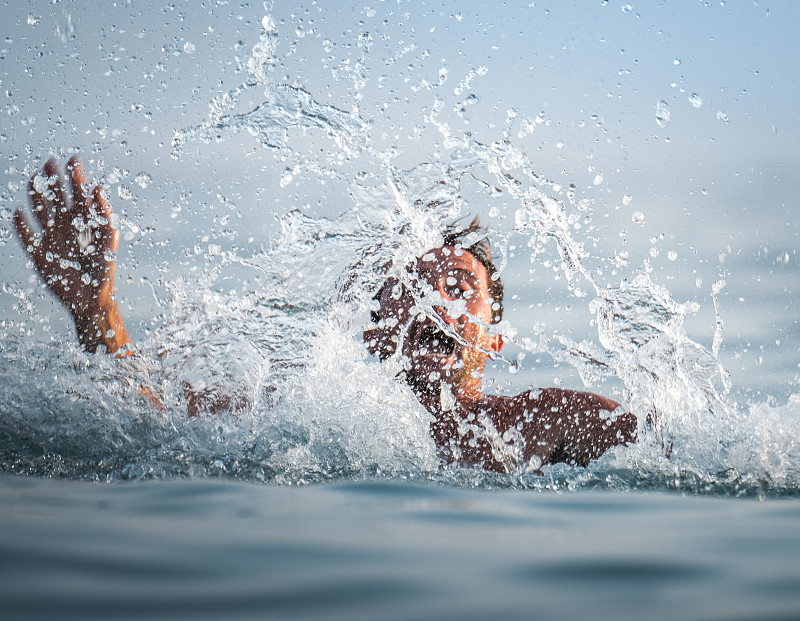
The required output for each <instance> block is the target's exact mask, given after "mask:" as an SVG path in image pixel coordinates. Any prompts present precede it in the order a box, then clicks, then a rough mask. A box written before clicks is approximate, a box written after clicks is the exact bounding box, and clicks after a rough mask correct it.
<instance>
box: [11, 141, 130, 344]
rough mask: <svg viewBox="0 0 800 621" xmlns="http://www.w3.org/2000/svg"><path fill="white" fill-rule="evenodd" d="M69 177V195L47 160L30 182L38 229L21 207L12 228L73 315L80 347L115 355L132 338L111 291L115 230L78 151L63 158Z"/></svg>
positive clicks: (108, 209)
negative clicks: (87, 179)
mask: <svg viewBox="0 0 800 621" xmlns="http://www.w3.org/2000/svg"><path fill="white" fill-rule="evenodd" d="M67 176H68V178H69V187H70V189H71V193H72V200H70V199H69V198H68V197H67V195H66V192H65V191H64V182H63V180H62V178H61V174H60V172H59V170H58V163H57V162H56V160H55V159H52V158H51V159H50V160H48V161H47V163H46V164H45V165H44V169H43V170H42V173H41V175H37V176H36V177H34V178H33V179H31V181H30V183H29V185H28V194H29V196H30V201H31V209H32V211H33V215H34V217H35V218H36V221H37V222H38V224H39V227H40V228H41V232H40V233H38V234H37V233H35V232H34V231H33V229H32V228H31V224H30V221H29V220H28V217H27V216H26V215H25V212H24V211H23V210H22V209H17V211H16V212H15V213H14V227H15V228H16V231H17V235H18V236H19V239H20V241H21V242H22V245H23V247H24V248H25V250H26V251H27V252H28V256H30V258H31V260H32V261H33V265H34V267H35V268H36V271H37V272H38V273H39V275H40V276H41V277H42V280H44V282H45V284H46V285H47V287H48V288H49V289H50V291H52V292H53V294H54V295H55V296H56V298H58V300H59V301H60V302H61V303H62V304H63V305H64V306H65V307H66V308H67V310H68V311H69V312H70V314H71V315H72V319H73V321H74V322H75V329H76V331H77V332H78V339H79V340H80V342H81V345H83V347H84V349H86V351H89V352H95V351H97V349H98V347H100V346H101V345H103V346H105V348H106V351H107V352H108V353H111V354H115V353H118V352H120V350H121V349H122V348H125V347H126V346H128V345H130V344H131V342H132V341H131V337H130V334H128V330H127V328H126V327H125V322H124V321H123V319H122V314H121V313H120V311H119V306H118V305H117V299H116V294H115V292H114V273H115V272H116V269H117V262H116V260H115V256H116V252H117V247H118V246H119V230H117V229H116V228H114V227H113V226H112V224H111V205H109V203H108V201H107V200H106V199H105V197H104V196H103V192H102V188H101V186H99V185H98V186H95V187H94V189H92V190H89V186H88V185H87V181H86V176H85V174H84V172H83V166H82V165H81V162H80V160H79V159H78V157H77V156H73V157H72V158H71V159H70V160H69V162H68V163H67Z"/></svg>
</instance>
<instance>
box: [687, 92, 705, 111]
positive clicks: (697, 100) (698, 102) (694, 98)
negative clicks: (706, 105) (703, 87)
mask: <svg viewBox="0 0 800 621" xmlns="http://www.w3.org/2000/svg"><path fill="white" fill-rule="evenodd" d="M689 103H690V104H692V107H694V108H702V107H703V98H702V97H700V95H698V94H697V93H692V94H691V95H689Z"/></svg>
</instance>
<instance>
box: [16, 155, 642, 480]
mask: <svg viewBox="0 0 800 621" xmlns="http://www.w3.org/2000/svg"><path fill="white" fill-rule="evenodd" d="M67 177H68V182H69V186H70V189H71V194H72V200H69V198H68V197H67V196H66V193H65V191H64V183H63V181H62V179H61V176H60V174H59V170H58V164H57V162H56V161H55V160H54V159H50V160H49V161H48V162H47V163H46V164H45V165H44V168H43V170H42V174H41V175H37V176H36V177H34V178H33V179H32V180H31V183H30V186H29V195H30V200H31V208H32V212H33V215H34V216H35V219H36V221H37V223H38V227H39V228H40V229H41V230H40V231H39V232H36V231H35V230H34V229H33V227H32V226H31V224H30V221H29V218H28V216H27V215H26V213H25V211H24V210H22V209H18V210H17V211H16V213H15V214H14V225H15V228H16V231H17V235H18V236H19V238H20V241H21V242H22V245H23V246H24V248H25V249H26V251H27V252H28V255H29V256H30V258H31V260H32V261H33V264H34V267H35V268H36V271H37V272H38V273H39V275H40V276H41V277H42V279H43V281H44V282H45V284H46V285H47V287H48V288H49V289H50V291H52V292H53V294H54V295H55V296H56V297H57V298H58V299H59V301H60V302H61V303H62V304H63V305H64V306H65V307H66V308H67V310H68V311H69V313H70V314H71V316H72V318H73V321H74V323H75V328H76V330H77V333H78V338H79V340H80V343H81V344H82V346H83V347H84V348H85V349H86V350H87V351H89V352H95V351H97V350H98V349H99V348H100V347H101V346H103V347H104V348H105V350H106V352H108V353H111V354H115V355H117V356H126V355H130V354H132V353H133V350H132V340H131V337H130V335H129V333H128V330H127V329H126V327H125V323H124V321H123V318H122V314H121V312H120V309H119V306H118V304H117V299H116V294H115V289H114V275H115V272H116V251H117V247H118V245H119V231H118V230H117V229H116V228H114V227H113V225H112V223H111V215H112V211H111V205H110V204H109V203H108V202H107V201H106V199H105V198H104V197H103V194H102V188H101V186H95V187H94V189H93V190H92V191H91V192H88V191H87V190H88V186H87V183H86V176H85V174H84V172H83V167H82V166H81V163H80V160H79V159H78V158H77V156H75V157H72V158H71V159H70V160H69V162H68V164H67ZM416 273H417V275H418V278H419V279H420V282H422V283H425V284H426V285H427V288H428V291H429V293H430V294H432V295H436V296H437V297H436V300H437V306H435V311H436V313H437V315H438V320H439V323H437V322H435V321H434V320H433V319H431V318H430V317H426V316H425V315H421V314H419V313H418V312H417V309H416V306H415V305H416V300H415V298H414V297H413V296H412V295H411V293H410V292H409V291H408V289H406V288H405V287H403V286H401V285H399V284H396V283H395V285H396V286H387V287H384V288H383V290H382V293H381V296H380V315H381V317H383V318H384V319H383V320H382V321H381V322H380V323H379V324H378V326H377V327H375V328H374V329H371V330H367V331H366V332H365V333H364V339H365V341H366V343H367V347H368V349H369V350H370V351H371V352H372V353H375V354H380V355H381V356H382V357H386V356H389V355H393V354H395V353H397V349H398V347H399V348H400V353H401V354H402V355H403V356H404V357H405V359H406V360H407V361H408V368H407V370H406V380H407V382H408V384H409V385H410V386H411V388H412V390H413V391H414V393H415V394H416V395H417V398H418V399H419V400H420V402H421V403H422V404H423V406H424V407H425V408H426V409H427V410H428V411H429V412H430V413H431V414H432V415H433V416H434V421H433V423H432V424H431V434H432V435H433V438H434V440H435V441H436V445H437V447H438V449H439V452H440V454H441V456H442V458H443V459H444V460H445V461H446V462H449V463H457V464H459V465H461V466H466V467H480V468H484V469H487V470H494V471H499V472H504V471H510V470H513V469H516V468H518V467H520V466H521V465H523V464H525V463H530V464H534V465H535V466H537V467H538V466H540V465H545V464H548V463H555V462H559V461H563V462H568V463H572V464H577V465H586V464H588V463H589V461H590V460H592V459H596V458H597V457H599V456H600V455H602V454H603V453H604V452H605V451H606V450H608V449H609V448H610V447H612V446H615V445H619V444H627V443H629V442H633V441H635V440H636V418H635V417H634V416H633V415H632V414H628V413H618V408H619V404H618V403H616V402H615V401H612V400H610V399H606V398H605V397H601V396H599V395H595V394H592V393H588V392H578V391H572V390H563V389H558V388H549V389H545V390H532V391H528V392H524V393H522V394H520V395H517V396H516V397H505V396H496V395H485V394H484V393H483V389H482V376H483V370H484V367H485V364H486V360H487V359H488V357H489V356H491V355H492V354H494V353H496V352H499V351H500V350H501V349H502V347H503V339H502V337H501V336H500V335H499V334H491V333H490V332H491V331H490V330H489V329H488V326H489V325H490V323H491V320H492V304H493V300H492V299H491V297H490V295H489V287H488V283H489V280H488V274H487V272H486V269H485V267H484V266H483V265H482V264H481V263H480V262H479V261H477V259H475V257H474V256H472V255H471V254H470V253H469V252H467V251H462V250H460V249H457V248H453V247H450V246H444V247H441V248H435V249H433V250H431V251H430V252H429V253H427V254H426V255H424V256H423V257H420V258H419V259H418V261H417V265H416ZM390 284H391V283H390ZM438 302H441V303H440V304H438ZM442 324H443V325H444V326H445V327H446V328H447V330H448V331H450V332H451V334H454V335H456V337H457V338H456V339H454V338H452V337H451V336H449V335H448V334H446V333H445V332H444V331H443V330H442V329H441V328H442ZM140 390H141V392H142V393H143V394H144V395H146V396H147V397H149V398H150V399H151V401H152V402H153V404H154V405H155V406H156V407H159V408H163V405H162V404H161V401H160V400H159V399H158V397H156V396H155V395H154V394H153V392H152V391H151V390H150V389H149V388H148V387H147V386H142V387H141V388H140ZM184 392H185V395H186V402H187V411H188V414H189V416H194V415H196V414H197V413H199V412H200V411H201V410H202V411H207V412H218V411H235V410H236V409H237V408H238V407H244V406H243V405H242V404H241V403H239V401H238V400H237V399H236V398H233V397H230V396H225V395H215V394H208V393H204V392H196V391H193V390H192V388H191V387H190V386H189V385H186V386H185V387H184Z"/></svg>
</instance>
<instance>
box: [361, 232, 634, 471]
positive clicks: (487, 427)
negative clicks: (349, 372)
mask: <svg viewBox="0 0 800 621" xmlns="http://www.w3.org/2000/svg"><path fill="white" fill-rule="evenodd" d="M413 272H414V273H415V274H416V278H417V282H418V283H419V284H421V285H422V286H421V287H420V291H421V292H422V295H425V293H424V292H425V290H426V289H427V294H428V295H431V296H433V299H434V300H435V301H441V304H440V305H439V304H437V305H435V306H434V310H435V312H436V313H437V314H438V318H439V320H440V322H441V323H444V324H446V326H447V328H446V330H447V331H449V332H451V333H452V334H454V335H455V336H456V337H457V338H453V337H452V336H450V335H448V334H447V331H445V330H442V329H441V327H440V325H437V322H436V321H434V320H433V319H432V318H431V317H429V316H426V315H425V314H420V313H419V308H418V305H417V300H416V299H415V297H414V296H413V295H412V294H411V292H410V291H409V289H408V288H406V287H404V286H402V285H400V284H398V283H397V282H396V281H391V282H389V283H388V285H387V286H385V287H384V288H383V289H382V291H381V294H380V297H379V299H378V302H379V304H380V310H379V312H378V315H379V316H380V317H381V318H382V319H381V321H380V322H379V323H378V325H377V327H375V328H373V329H370V330H367V331H366V332H365V333H364V340H365V341H366V343H367V347H368V348H369V350H370V351H371V352H372V353H374V354H378V355H380V356H381V357H382V358H386V357H388V356H391V355H395V354H397V351H398V348H399V350H400V353H401V354H402V355H403V356H404V357H405V359H406V361H407V369H406V371H405V375H406V381H407V382H408V384H409V385H410V386H411V388H412V390H414V392H415V394H416V395H417V398H418V399H419V400H420V402H421V403H422V404H423V405H424V406H425V408H426V409H427V410H428V411H429V412H430V413H431V414H432V415H433V417H434V421H433V422H432V424H431V433H432V435H433V437H434V439H435V441H436V445H437V447H438V449H439V452H440V455H441V456H442V458H443V459H444V460H445V461H448V462H453V463H457V464H459V465H461V466H467V467H480V468H484V469H487V470H493V471H499V472H505V471H509V470H512V469H516V468H518V467H519V466H521V465H523V464H533V465H534V467H535V468H534V469H538V467H539V466H541V465H545V464H550V463H555V462H567V463H570V464H576V465H581V466H585V465H587V464H588V463H589V462H590V461H591V460H592V459H596V458H597V457H599V456H600V455H602V454H603V453H605V452H606V451H607V450H608V449H609V448H611V447H612V446H616V445H620V444H628V443H630V442H633V441H635V439H636V426H637V420H636V417H635V416H634V415H632V414H629V413H622V412H620V411H619V409H620V408H619V404H618V403H617V402H615V401H612V400H611V399H607V398H605V397H601V396H600V395H595V394H592V393H589V392H579V391H574V390H564V389H560V388H547V389H544V390H530V391H527V392H524V393H522V394H520V395H517V396H516V397H506V396H497V395H486V394H484V393H483V390H482V386H481V379H482V376H483V370H484V366H485V364H486V360H487V359H488V358H489V357H490V356H491V355H492V354H493V353H496V352H499V351H500V349H501V348H502V347H503V339H502V337H501V336H500V335H498V334H495V335H490V334H489V333H488V332H487V327H488V326H489V325H490V323H491V321H492V304H493V303H494V300H492V298H491V297H490V295H489V280H488V278H489V276H488V273H487V271H486V268H485V267H484V265H483V264H482V263H481V262H480V261H479V260H478V259H476V258H475V257H474V256H473V255H472V254H471V253H469V252H467V251H466V250H462V249H460V248H456V247H452V246H444V247H441V248H435V249H433V250H431V251H430V252H428V253H426V254H425V255H423V256H422V257H421V258H419V259H418V260H417V264H416V266H415V267H414V270H413ZM419 295H420V294H419V293H418V296H419ZM455 313H459V314H457V315H456V316H455V317H454V316H453V314H455Z"/></svg>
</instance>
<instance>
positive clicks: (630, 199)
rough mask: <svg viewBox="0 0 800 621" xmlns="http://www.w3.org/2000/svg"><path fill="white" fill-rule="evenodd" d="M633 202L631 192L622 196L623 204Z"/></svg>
mask: <svg viewBox="0 0 800 621" xmlns="http://www.w3.org/2000/svg"><path fill="white" fill-rule="evenodd" d="M632 202H633V196H631V195H630V194H626V195H625V196H623V197H622V204H623V205H630V204H631V203H632Z"/></svg>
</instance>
